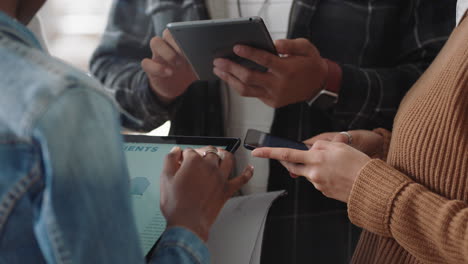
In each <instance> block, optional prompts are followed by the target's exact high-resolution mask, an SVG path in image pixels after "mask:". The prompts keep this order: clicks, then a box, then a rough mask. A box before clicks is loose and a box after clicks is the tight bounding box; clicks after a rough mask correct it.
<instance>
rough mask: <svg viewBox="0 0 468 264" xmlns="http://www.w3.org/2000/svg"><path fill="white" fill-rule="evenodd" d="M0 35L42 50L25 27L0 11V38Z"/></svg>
mask: <svg viewBox="0 0 468 264" xmlns="http://www.w3.org/2000/svg"><path fill="white" fill-rule="evenodd" d="M2 34H4V35H7V36H9V37H12V38H14V39H17V40H18V41H21V42H23V43H24V44H25V45H27V46H30V47H33V48H37V49H40V50H42V47H41V44H40V43H39V41H38V40H37V38H36V36H34V34H33V33H32V32H31V31H30V30H29V29H28V28H27V27H26V26H24V25H23V24H21V23H20V22H18V21H17V20H16V19H14V18H12V17H10V16H8V15H7V14H5V13H4V12H2V11H0V36H1V35H2Z"/></svg>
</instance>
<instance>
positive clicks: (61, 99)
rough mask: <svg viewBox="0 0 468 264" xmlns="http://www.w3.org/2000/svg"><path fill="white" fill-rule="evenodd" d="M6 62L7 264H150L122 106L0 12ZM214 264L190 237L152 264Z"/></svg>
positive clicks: (1, 53)
mask: <svg viewBox="0 0 468 264" xmlns="http://www.w3.org/2000/svg"><path fill="white" fill-rule="evenodd" d="M0 58H1V61H0V76H1V77H0V90H1V96H0V168H1V169H0V263H1V264H4V263H5V264H6V263H8V264H14V263H113V264H116V263H126V264H128V263H131V264H134V263H144V258H143V254H142V249H141V247H140V245H139V242H138V237H137V232H136V226H135V223H134V219H133V215H132V213H131V212H132V211H131V210H132V208H131V202H130V192H129V186H128V185H129V184H128V179H129V178H128V173H127V167H126V162H125V157H124V154H123V150H122V142H121V141H122V140H121V136H120V134H119V130H120V127H119V124H118V114H117V111H116V108H115V104H114V103H113V102H112V100H110V99H109V97H108V96H107V95H106V94H105V93H104V92H103V89H102V88H100V85H99V83H98V82H97V81H95V80H93V79H92V78H90V77H88V76H87V75H86V74H83V73H81V72H79V71H78V70H76V69H74V68H72V67H70V66H68V65H66V64H64V63H62V62H60V61H58V60H54V59H52V58H50V57H49V56H47V55H46V54H45V53H44V52H43V51H42V50H41V48H40V45H39V43H38V41H37V40H36V38H35V37H34V36H33V35H32V33H31V32H29V31H28V30H27V29H26V28H25V27H24V26H23V25H21V24H19V23H18V22H16V21H15V20H13V19H11V18H10V17H8V16H7V15H5V14H4V13H1V12H0ZM155 206H158V205H157V204H155ZM207 262H209V255H208V250H207V248H206V246H205V245H204V244H203V243H202V241H201V240H200V239H199V238H198V237H197V236H196V235H195V234H193V233H192V232H190V231H188V230H186V229H183V228H171V229H168V230H167V231H166V232H165V233H164V235H163V236H162V238H161V240H160V242H159V244H158V247H157V249H156V251H155V254H154V255H153V258H152V259H151V263H207Z"/></svg>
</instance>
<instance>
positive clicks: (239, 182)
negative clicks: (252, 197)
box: [227, 166, 254, 198]
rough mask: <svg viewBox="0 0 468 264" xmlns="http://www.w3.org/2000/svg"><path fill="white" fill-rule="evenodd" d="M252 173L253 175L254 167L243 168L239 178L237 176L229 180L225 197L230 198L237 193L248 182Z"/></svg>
mask: <svg viewBox="0 0 468 264" xmlns="http://www.w3.org/2000/svg"><path fill="white" fill-rule="evenodd" d="M253 173H254V167H253V166H248V167H247V168H245V170H244V172H242V174H241V175H240V176H237V177H236V178H234V179H232V180H229V182H228V190H227V197H229V198H230V197H231V196H232V195H234V194H235V193H236V192H237V191H239V190H240V188H241V187H242V186H244V185H245V184H246V183H247V182H249V181H250V179H251V178H252V176H253Z"/></svg>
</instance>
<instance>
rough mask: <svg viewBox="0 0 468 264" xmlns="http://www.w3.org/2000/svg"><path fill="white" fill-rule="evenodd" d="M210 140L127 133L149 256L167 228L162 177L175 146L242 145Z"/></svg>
mask: <svg viewBox="0 0 468 264" xmlns="http://www.w3.org/2000/svg"><path fill="white" fill-rule="evenodd" d="M207 140H208V141H210V138H196V137H194V138H188V137H184V138H175V137H146V136H125V143H124V153H125V156H126V159H127V166H128V171H129V174H130V192H131V200H132V204H133V212H134V215H135V222H136V226H137V230H138V234H139V239H140V243H141V245H142V249H143V253H144V254H145V255H146V254H147V253H148V252H149V251H150V250H151V248H152V247H153V246H154V244H155V242H156V241H157V240H158V239H159V237H160V236H161V234H162V233H163V232H164V230H165V228H166V221H165V219H164V216H163V215H162V213H161V210H160V208H159V201H160V185H159V176H160V174H161V172H162V170H163V166H164V159H165V157H166V155H167V154H168V153H169V152H170V151H171V149H172V148H173V147H175V146H179V147H181V148H182V149H185V148H194V149H195V148H200V147H204V146H206V145H213V146H215V147H219V148H224V149H226V150H228V151H233V150H235V149H236V148H237V147H234V148H232V146H234V145H238V144H239V140H238V139H217V140H214V142H212V143H213V144H206V143H207ZM211 141H213V140H211ZM236 141H237V143H236ZM181 142H182V143H190V142H192V144H181ZM215 143H218V144H215Z"/></svg>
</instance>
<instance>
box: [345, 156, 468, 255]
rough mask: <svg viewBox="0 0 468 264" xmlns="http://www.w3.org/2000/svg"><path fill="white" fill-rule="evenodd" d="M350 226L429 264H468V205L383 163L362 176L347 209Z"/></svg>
mask: <svg viewBox="0 0 468 264" xmlns="http://www.w3.org/2000/svg"><path fill="white" fill-rule="evenodd" d="M348 213H349V217H350V219H351V221H352V222H353V223H354V224H356V225H358V226H360V227H362V228H364V229H366V230H368V231H369V232H372V233H376V234H377V235H381V236H385V237H391V238H393V239H395V240H396V241H397V242H398V244H400V245H401V246H402V247H404V248H405V249H406V250H407V251H408V252H410V253H411V254H412V255H413V256H415V257H417V258H419V259H420V260H422V261H423V262H426V263H468V204H467V203H466V201H465V202H464V201H457V200H450V199H447V198H445V197H443V196H441V195H438V194H436V193H434V192H431V191H430V190H428V189H427V188H426V187H424V186H423V185H421V184H418V183H416V182H414V181H412V180H411V179H410V178H409V177H407V176H406V175H404V174H403V173H401V172H399V171H398V170H396V169H394V168H393V167H391V166H390V165H388V164H387V163H385V162H384V161H382V160H371V161H370V162H369V163H368V164H367V165H366V166H364V168H363V169H362V170H361V172H360V174H359V176H358V178H357V180H356V182H355V183H354V186H353V189H352V191H351V195H350V198H349V203H348Z"/></svg>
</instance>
